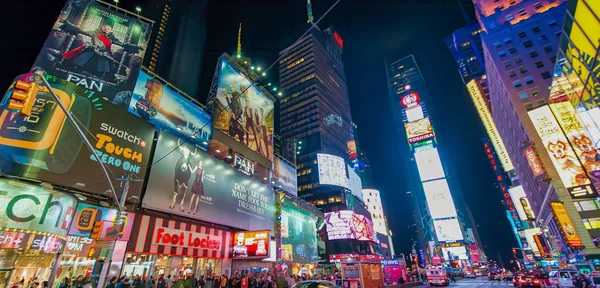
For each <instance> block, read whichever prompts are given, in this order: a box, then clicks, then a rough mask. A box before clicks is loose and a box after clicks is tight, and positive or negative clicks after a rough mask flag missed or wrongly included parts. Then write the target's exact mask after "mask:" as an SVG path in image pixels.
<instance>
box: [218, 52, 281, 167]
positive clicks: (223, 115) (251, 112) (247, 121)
mask: <svg viewBox="0 0 600 288" xmlns="http://www.w3.org/2000/svg"><path fill="white" fill-rule="evenodd" d="M217 65H218V67H217V69H218V73H219V80H218V81H219V83H218V88H217V95H216V97H215V98H214V100H213V101H214V102H215V104H214V105H215V108H214V111H213V117H214V118H213V127H214V128H216V129H219V130H221V131H223V132H224V133H225V134H228V135H229V136H231V137H232V138H233V139H235V140H237V141H238V142H240V143H243V144H244V145H246V146H248V147H249V148H250V149H252V150H254V151H256V152H257V153H259V154H260V155H262V156H263V157H265V158H267V159H272V158H273V124H274V118H273V107H274V106H273V105H274V104H273V100H272V99H271V97H269V96H268V95H266V94H265V93H264V91H262V90H261V89H259V88H258V87H257V86H256V85H254V84H252V83H251V82H250V81H249V80H248V78H246V76H244V75H243V74H242V73H241V72H240V71H239V70H238V69H237V68H236V67H235V66H234V65H233V64H232V63H230V62H229V61H228V60H227V59H226V58H225V57H221V58H220V60H219V63H218V64H217Z"/></svg>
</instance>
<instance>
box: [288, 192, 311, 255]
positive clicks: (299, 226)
mask: <svg viewBox="0 0 600 288" xmlns="http://www.w3.org/2000/svg"><path fill="white" fill-rule="evenodd" d="M316 220H317V219H316V218H315V217H314V216H312V214H310V213H309V212H307V211H305V210H304V209H302V208H300V207H298V206H297V205H296V204H294V202H293V201H292V200H290V199H289V198H285V197H284V200H283V202H282V203H281V247H282V253H281V259H282V260H284V261H289V262H294V263H300V264H310V263H315V262H317V261H318V260H319V255H318V251H317V226H316V225H317V223H316V222H317V221H316Z"/></svg>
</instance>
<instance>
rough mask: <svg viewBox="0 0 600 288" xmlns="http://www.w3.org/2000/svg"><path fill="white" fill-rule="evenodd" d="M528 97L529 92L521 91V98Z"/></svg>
mask: <svg viewBox="0 0 600 288" xmlns="http://www.w3.org/2000/svg"><path fill="white" fill-rule="evenodd" d="M527 97H529V95H527V92H521V93H519V98H521V100H525V99H527Z"/></svg>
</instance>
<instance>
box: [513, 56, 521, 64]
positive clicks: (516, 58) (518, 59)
mask: <svg viewBox="0 0 600 288" xmlns="http://www.w3.org/2000/svg"><path fill="white" fill-rule="evenodd" d="M521 62H523V60H521V57H518V56H517V57H515V63H516V64H519V63H521Z"/></svg>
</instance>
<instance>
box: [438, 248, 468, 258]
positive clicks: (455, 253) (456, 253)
mask: <svg viewBox="0 0 600 288" xmlns="http://www.w3.org/2000/svg"><path fill="white" fill-rule="evenodd" d="M442 251H443V252H444V259H446V260H468V259H469V257H468V256H467V249H466V248H465V246H459V247H447V248H446V247H444V248H442ZM473 261H474V260H473Z"/></svg>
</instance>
